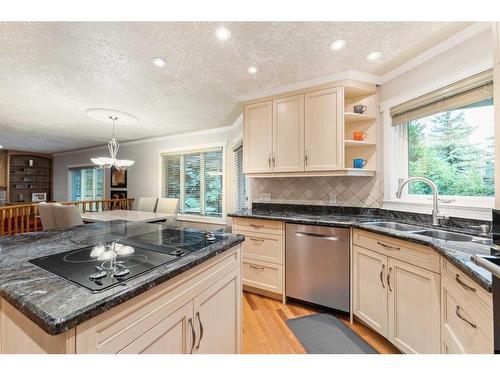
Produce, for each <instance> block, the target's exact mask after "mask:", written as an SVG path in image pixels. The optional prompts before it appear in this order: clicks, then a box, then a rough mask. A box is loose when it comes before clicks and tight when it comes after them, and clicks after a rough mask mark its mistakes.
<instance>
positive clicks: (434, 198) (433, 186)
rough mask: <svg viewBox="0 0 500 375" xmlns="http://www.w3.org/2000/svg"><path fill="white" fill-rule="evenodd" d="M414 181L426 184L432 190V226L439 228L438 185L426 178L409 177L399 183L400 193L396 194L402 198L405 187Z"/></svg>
mask: <svg viewBox="0 0 500 375" xmlns="http://www.w3.org/2000/svg"><path fill="white" fill-rule="evenodd" d="M412 181H420V182H425V183H426V184H427V185H429V186H430V187H431V189H432V225H434V226H439V216H438V215H439V209H438V187H437V185H436V184H435V183H434V182H433V181H432V180H429V179H428V178H425V177H409V178H407V179H406V180H403V181H401V182H400V183H399V187H398V191H397V192H396V197H397V198H401V194H402V193H403V187H404V186H405V185H406V184H407V183H409V182H412Z"/></svg>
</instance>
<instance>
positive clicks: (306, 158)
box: [304, 151, 308, 167]
mask: <svg viewBox="0 0 500 375" xmlns="http://www.w3.org/2000/svg"><path fill="white" fill-rule="evenodd" d="M304 161H305V162H306V167H307V161H308V156H307V151H306V152H305V156H304Z"/></svg>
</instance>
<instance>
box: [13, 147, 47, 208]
mask: <svg viewBox="0 0 500 375" xmlns="http://www.w3.org/2000/svg"><path fill="white" fill-rule="evenodd" d="M7 188H8V192H9V193H8V197H9V203H22V202H25V203H30V202H32V201H33V193H42V194H46V199H47V200H51V199H52V159H51V158H50V157H45V156H41V155H33V154H21V153H9V182H8V186H7Z"/></svg>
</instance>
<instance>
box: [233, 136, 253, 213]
mask: <svg viewBox="0 0 500 375" xmlns="http://www.w3.org/2000/svg"><path fill="white" fill-rule="evenodd" d="M243 147H244V144H243V140H242V139H239V140H238V141H237V142H234V144H233V152H232V159H233V211H237V210H240V209H248V208H249V206H250V186H251V184H250V179H249V178H248V177H247V176H246V175H245V173H243ZM238 150H241V151H240V152H241V178H242V179H243V185H244V194H243V197H240V190H239V188H238V187H239V186H238V176H237V174H236V173H237V171H236V152H237V151H238ZM239 199H241V200H242V201H243V204H242V205H241V207H240V204H239Z"/></svg>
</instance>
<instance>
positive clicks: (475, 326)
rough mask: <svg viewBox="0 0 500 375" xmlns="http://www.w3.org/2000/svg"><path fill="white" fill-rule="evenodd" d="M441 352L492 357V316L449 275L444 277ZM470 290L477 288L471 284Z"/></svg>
mask: <svg viewBox="0 0 500 375" xmlns="http://www.w3.org/2000/svg"><path fill="white" fill-rule="evenodd" d="M441 282H442V288H441V327H442V340H441V345H442V347H441V348H442V351H443V353H454V354H465V353H471V354H485V353H490V354H491V353H493V312H492V310H491V309H490V308H489V306H488V305H487V304H485V303H484V302H483V301H481V300H480V299H479V298H475V297H474V296H473V295H471V294H470V293H469V290H468V289H466V288H464V287H463V285H462V284H460V283H458V282H457V280H456V278H453V277H450V276H449V275H448V274H446V273H445V274H443V276H442V280H441ZM466 285H467V286H468V287H469V288H470V287H474V286H475V285H474V284H472V283H470V281H469V282H468V284H466Z"/></svg>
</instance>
